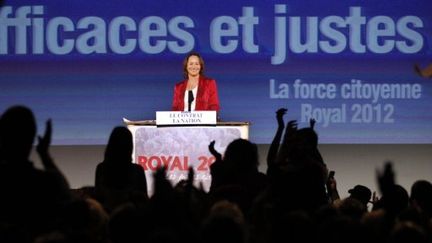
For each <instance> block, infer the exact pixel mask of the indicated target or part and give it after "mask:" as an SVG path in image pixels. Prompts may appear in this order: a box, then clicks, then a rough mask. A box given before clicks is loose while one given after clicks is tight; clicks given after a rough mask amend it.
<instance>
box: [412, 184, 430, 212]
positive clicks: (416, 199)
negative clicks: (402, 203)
mask: <svg viewBox="0 0 432 243" xmlns="http://www.w3.org/2000/svg"><path fill="white" fill-rule="evenodd" d="M410 201H411V203H413V204H415V205H416V206H417V207H419V208H420V209H421V210H422V211H424V212H425V213H427V214H428V215H429V216H430V215H432V184H431V183H430V182H429V181H426V180H418V181H416V182H414V184H413V185H412V186H411V195H410Z"/></svg>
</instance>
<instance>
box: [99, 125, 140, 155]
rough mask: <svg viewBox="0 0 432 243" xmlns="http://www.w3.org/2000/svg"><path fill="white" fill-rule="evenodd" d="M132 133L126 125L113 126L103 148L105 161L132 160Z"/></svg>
mask: <svg viewBox="0 0 432 243" xmlns="http://www.w3.org/2000/svg"><path fill="white" fill-rule="evenodd" d="M132 150H133V141H132V134H131V132H130V131H129V130H128V129H127V128H126V127H115V128H114V129H113V131H112V132H111V135H110V138H109V140H108V145H107V147H106V149H105V161H106V162H114V163H130V162H131V161H132Z"/></svg>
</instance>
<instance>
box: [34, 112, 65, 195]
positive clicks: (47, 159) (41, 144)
mask: <svg viewBox="0 0 432 243" xmlns="http://www.w3.org/2000/svg"><path fill="white" fill-rule="evenodd" d="M51 136H52V122H51V119H49V120H47V122H46V128H45V134H44V136H43V137H41V136H38V144H37V146H36V151H37V152H38V154H39V157H40V159H41V162H42V165H43V167H44V169H45V170H46V171H49V172H53V173H54V174H56V175H57V176H58V177H59V178H60V179H61V180H62V183H64V185H66V186H67V187H69V183H68V182H67V180H66V177H65V176H64V175H63V173H62V172H61V171H60V169H59V168H58V167H57V165H56V164H55V163H54V160H53V159H52V157H51V155H50V153H49V147H50V145H51Z"/></svg>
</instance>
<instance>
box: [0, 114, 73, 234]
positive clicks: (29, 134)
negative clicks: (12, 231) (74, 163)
mask: <svg viewBox="0 0 432 243" xmlns="http://www.w3.org/2000/svg"><path fill="white" fill-rule="evenodd" d="M35 136H36V122H35V118H34V115H33V112H32V111H31V110H30V109H29V108H27V107H24V106H13V107H11V108H9V109H8V110H6V111H5V112H4V114H3V115H2V116H1V118H0V158H1V162H0V194H1V195H2V199H1V200H0V222H1V223H6V224H9V225H13V226H16V227H18V228H20V229H21V230H22V232H24V233H25V234H27V236H28V239H31V240H33V239H35V238H36V237H37V236H38V235H40V234H43V233H46V232H49V231H51V230H53V229H55V228H56V222H57V219H58V218H57V215H58V214H59V212H60V211H61V210H62V208H63V207H64V205H65V204H66V203H68V202H69V200H70V198H71V195H70V191H69V186H68V184H67V182H66V179H65V178H64V177H63V175H62V173H61V172H60V171H59V170H58V169H57V167H56V166H55V164H54V162H53V161H52V160H51V159H50V161H42V162H43V163H42V164H43V165H44V166H45V170H41V169H37V168H35V167H34V165H33V163H32V162H31V161H29V155H30V152H31V150H32V146H33V142H34V139H35ZM43 140H44V142H45V144H44V145H42V146H39V149H38V152H39V154H40V155H41V153H43V155H44V156H41V159H42V160H44V159H47V158H50V156H49V152H48V147H49V142H50V134H48V135H47V134H46V136H44V139H43ZM40 142H41V141H40Z"/></svg>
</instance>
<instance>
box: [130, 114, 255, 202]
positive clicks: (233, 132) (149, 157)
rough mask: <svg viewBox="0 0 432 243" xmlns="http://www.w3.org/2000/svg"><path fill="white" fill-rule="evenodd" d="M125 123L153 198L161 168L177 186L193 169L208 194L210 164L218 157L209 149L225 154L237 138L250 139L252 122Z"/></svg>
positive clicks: (134, 158) (148, 121) (198, 183)
mask: <svg viewBox="0 0 432 243" xmlns="http://www.w3.org/2000/svg"><path fill="white" fill-rule="evenodd" d="M124 122H125V124H126V125H127V127H128V129H129V130H130V131H131V133H132V136H133V143H134V150H133V162H134V163H138V164H140V165H141V166H142V167H143V168H144V171H145V173H146V178H147V188H148V193H149V195H152V194H153V174H154V172H155V171H156V170H157V169H158V168H159V167H161V166H165V167H166V169H167V178H168V179H169V181H171V182H172V184H173V185H175V184H177V183H178V182H179V181H181V180H185V179H187V175H188V169H189V167H193V168H194V171H195V178H194V183H195V185H196V186H198V187H199V186H201V185H202V186H203V188H204V190H206V191H208V190H209V189H210V184H211V175H210V165H211V164H212V163H213V162H214V160H215V158H214V157H213V156H212V155H211V154H210V152H209V149H208V146H209V144H210V142H211V141H213V140H214V141H216V143H215V149H216V150H217V151H218V152H219V153H221V154H222V155H223V154H224V152H225V149H226V147H227V146H228V145H229V144H230V143H231V142H232V141H233V140H235V139H238V138H243V139H248V138H249V125H250V124H249V122H221V121H219V122H217V123H216V124H215V125H211V126H209V125H185V126H183V125H176V126H157V125H156V121H155V120H143V121H129V120H126V119H124Z"/></svg>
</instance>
